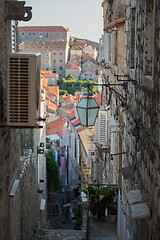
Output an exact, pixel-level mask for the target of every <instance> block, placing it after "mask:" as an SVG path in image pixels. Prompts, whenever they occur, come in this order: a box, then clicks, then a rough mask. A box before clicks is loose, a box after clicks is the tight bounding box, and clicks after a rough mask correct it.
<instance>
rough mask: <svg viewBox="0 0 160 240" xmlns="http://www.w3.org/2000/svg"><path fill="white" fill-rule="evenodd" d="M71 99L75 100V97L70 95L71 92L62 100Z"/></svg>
mask: <svg viewBox="0 0 160 240" xmlns="http://www.w3.org/2000/svg"><path fill="white" fill-rule="evenodd" d="M72 100H75V97H74V96H72V95H71V94H69V95H67V96H64V97H63V101H64V102H70V101H72Z"/></svg>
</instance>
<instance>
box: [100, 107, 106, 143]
mask: <svg viewBox="0 0 160 240" xmlns="http://www.w3.org/2000/svg"><path fill="white" fill-rule="evenodd" d="M107 115H108V114H107V111H104V110H100V111H99V126H98V142H99V144H102V145H107V144H108V117H107Z"/></svg>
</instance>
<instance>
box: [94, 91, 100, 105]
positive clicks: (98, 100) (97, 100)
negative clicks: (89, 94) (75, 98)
mask: <svg viewBox="0 0 160 240" xmlns="http://www.w3.org/2000/svg"><path fill="white" fill-rule="evenodd" d="M93 98H94V99H95V100H96V102H97V103H98V105H99V106H101V105H102V104H101V99H102V93H97V94H96V95H95V96H94V97H93Z"/></svg>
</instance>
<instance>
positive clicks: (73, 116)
mask: <svg viewBox="0 0 160 240" xmlns="http://www.w3.org/2000/svg"><path fill="white" fill-rule="evenodd" d="M67 117H68V119H69V120H72V119H74V118H75V117H76V115H75V108H73V110H72V112H70V113H69V114H68V115H67Z"/></svg>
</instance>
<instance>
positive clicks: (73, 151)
mask: <svg viewBox="0 0 160 240" xmlns="http://www.w3.org/2000/svg"><path fill="white" fill-rule="evenodd" d="M71 153H72V157H73V159H74V158H75V134H74V133H71Z"/></svg>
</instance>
